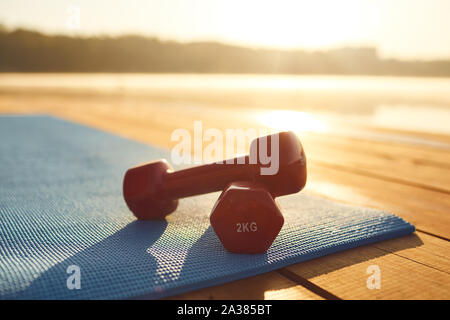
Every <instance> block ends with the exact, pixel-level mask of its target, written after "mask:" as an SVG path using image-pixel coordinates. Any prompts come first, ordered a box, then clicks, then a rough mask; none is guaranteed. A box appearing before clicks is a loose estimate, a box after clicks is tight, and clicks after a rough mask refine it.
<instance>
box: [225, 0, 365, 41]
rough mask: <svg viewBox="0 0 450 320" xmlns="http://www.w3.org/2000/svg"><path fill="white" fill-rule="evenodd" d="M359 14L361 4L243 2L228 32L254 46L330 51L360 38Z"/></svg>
mask: <svg viewBox="0 0 450 320" xmlns="http://www.w3.org/2000/svg"><path fill="white" fill-rule="evenodd" d="M360 10H362V8H361V3H360V2H358V1H350V2H349V1H343V2H341V1H323V0H318V1H303V0H295V1H259V2H254V1H243V2H242V5H241V6H240V8H239V12H235V14H234V15H233V20H232V21H226V23H227V26H228V27H229V28H231V29H229V30H227V31H229V32H231V33H232V34H233V37H234V38H235V39H236V38H237V39H240V42H245V43H247V44H250V45H255V46H270V47H279V48H321V47H323V48H327V47H333V46H339V45H345V44H349V43H351V42H352V41H353V39H356V38H358V37H359V32H360V31H361V25H362V24H363V23H364V21H361V19H360V14H359V11H360ZM227 16H228V15H227ZM224 31H225V30H224Z"/></svg>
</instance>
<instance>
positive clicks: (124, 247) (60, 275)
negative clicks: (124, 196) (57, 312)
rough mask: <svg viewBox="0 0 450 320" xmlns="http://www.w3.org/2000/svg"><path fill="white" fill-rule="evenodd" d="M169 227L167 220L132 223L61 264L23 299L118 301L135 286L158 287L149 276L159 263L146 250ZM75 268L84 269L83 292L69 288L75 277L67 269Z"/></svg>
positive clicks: (21, 296)
mask: <svg viewBox="0 0 450 320" xmlns="http://www.w3.org/2000/svg"><path fill="white" fill-rule="evenodd" d="M166 227H167V222H166V221H165V220H164V221H134V222H131V223H130V224H128V225H126V226H125V227H124V228H122V229H121V230H119V231H117V232H116V233H114V234H113V235H111V236H109V237H108V238H106V239H104V240H102V241H100V242H98V243H96V244H94V245H92V246H90V247H88V248H86V249H84V250H83V251H80V252H79V253H76V254H74V255H73V256H71V257H69V258H67V259H66V260H64V261H62V262H60V263H57V264H56V265H55V266H53V267H52V268H50V269H49V270H47V271H46V272H44V273H43V274H41V275H40V276H39V277H38V278H37V279H36V280H34V281H33V283H32V284H31V285H30V286H29V287H28V288H27V289H26V290H25V291H23V292H22V293H21V294H20V298H22V299H39V298H42V297H45V299H83V298H92V296H98V298H116V297H118V296H115V294H119V295H120V293H121V292H127V291H128V290H130V289H132V288H134V287H141V288H142V287H143V286H145V287H147V288H152V287H154V286H155V284H154V283H153V282H152V280H153V278H152V277H150V276H149V275H152V274H154V273H155V272H156V270H157V267H158V264H157V262H156V260H155V258H154V257H153V256H151V255H150V254H148V253H146V250H147V249H148V248H149V247H151V246H152V245H153V243H155V242H156V241H157V240H158V239H159V238H160V237H161V235H162V234H163V232H164V230H165V229H166ZM71 265H75V266H78V267H79V268H80V274H81V289H79V290H76V289H74V290H69V289H68V288H67V279H68V278H69V277H70V276H71V274H72V273H67V268H68V267H69V266H71ZM121 279H126V281H122V280H121ZM99 288H104V289H99ZM93 293H95V294H93Z"/></svg>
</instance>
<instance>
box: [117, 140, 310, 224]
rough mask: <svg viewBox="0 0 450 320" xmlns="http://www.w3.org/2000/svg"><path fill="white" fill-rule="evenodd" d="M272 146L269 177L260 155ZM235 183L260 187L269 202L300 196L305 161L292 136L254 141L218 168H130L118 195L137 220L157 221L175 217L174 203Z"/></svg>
mask: <svg viewBox="0 0 450 320" xmlns="http://www.w3.org/2000/svg"><path fill="white" fill-rule="evenodd" d="M272 143H278V150H277V151H278V166H277V167H278V171H277V172H276V174H272V175H271V174H264V173H263V172H264V169H268V168H269V167H270V166H272V165H273V164H272V163H266V162H265V160H264V159H263V156H261V155H260V152H259V151H260V148H262V150H263V149H265V148H264V147H266V148H267V149H266V150H269V151H270V150H276V149H273V148H272ZM262 154H263V155H264V154H266V153H265V152H262ZM270 156H271V158H272V159H274V157H273V155H270ZM275 159H276V157H275ZM229 163H233V164H229ZM234 181H249V182H255V183H259V184H261V185H264V186H265V188H266V189H267V191H268V192H269V193H270V195H271V196H273V197H277V196H282V195H287V194H291V193H296V192H298V191H300V190H301V189H302V188H303V187H304V185H305V183H306V159H305V154H304V152H303V148H302V145H301V143H300V141H299V139H298V138H297V136H296V135H295V134H294V133H292V132H280V133H276V134H273V135H269V136H266V137H260V138H257V139H255V140H253V141H252V143H251V145H250V154H249V155H247V156H245V157H242V158H235V159H233V161H226V162H225V163H223V164H218V163H212V164H207V165H202V166H198V167H192V168H188V169H183V170H179V171H175V172H174V171H173V169H172V168H171V167H170V165H169V164H168V163H167V161H165V160H159V161H154V162H150V163H146V164H143V165H140V166H137V167H134V168H131V169H129V170H128V171H127V172H126V173H125V177H124V181H123V195H124V198H125V202H126V203H127V205H128V208H129V209H130V210H131V211H132V212H133V213H134V215H135V216H136V217H137V218H138V219H144V220H148V219H162V218H164V217H165V216H166V215H168V214H169V213H171V212H173V211H175V209H176V208H177V205H178V199H180V198H184V197H189V196H194V195H198V194H204V193H209V192H215V191H220V190H223V189H224V188H225V187H226V186H227V185H228V184H229V183H231V182H234Z"/></svg>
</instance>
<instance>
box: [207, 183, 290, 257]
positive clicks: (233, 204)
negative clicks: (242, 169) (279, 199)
mask: <svg viewBox="0 0 450 320" xmlns="http://www.w3.org/2000/svg"><path fill="white" fill-rule="evenodd" d="M210 221H211V226H212V227H213V229H214V231H215V233H216V235H217V237H218V238H219V239H220V241H221V242H222V244H223V246H224V247H225V249H227V250H228V251H230V252H233V253H263V252H266V251H267V249H269V247H270V246H271V245H272V242H273V241H274V240H275V238H276V237H277V235H278V233H279V232H280V230H281V227H282V226H283V223H284V218H283V216H282V214H281V211H280V209H279V208H278V205H277V203H276V202H275V199H274V198H273V197H272V195H271V194H270V193H269V191H268V190H267V189H266V188H265V187H264V185H262V184H259V183H255V182H233V183H230V184H229V185H228V186H227V187H226V188H225V189H224V191H223V192H222V194H221V195H220V197H219V199H217V201H216V204H215V205H214V208H213V210H212V213H211V216H210Z"/></svg>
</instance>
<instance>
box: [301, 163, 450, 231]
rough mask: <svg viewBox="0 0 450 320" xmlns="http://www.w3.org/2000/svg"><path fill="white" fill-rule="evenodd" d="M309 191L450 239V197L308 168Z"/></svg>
mask: <svg viewBox="0 0 450 320" xmlns="http://www.w3.org/2000/svg"><path fill="white" fill-rule="evenodd" d="M306 190H309V191H312V192H314V193H317V194H320V195H324V196H326V197H329V198H331V199H335V200H339V201H345V202H348V203H353V204H358V205H362V206H367V207H373V208H379V209H383V210H387V211H390V212H393V213H395V214H398V215H399V216H401V217H402V218H404V219H406V220H408V221H409V222H411V223H413V224H414V225H416V227H417V228H418V229H419V230H423V231H425V232H428V233H431V234H435V235H438V236H440V237H442V238H445V239H449V238H450V215H449V213H450V197H449V196H448V195H445V194H442V193H438V192H434V191H429V190H425V189H422V188H418V187H412V186H408V185H403V184H399V183H394V182H388V181H383V180H380V179H377V178H373V177H367V176H364V175H361V174H355V173H352V172H348V171H342V170H339V169H334V168H328V167H323V166H318V165H314V164H309V165H308V182H307V185H306Z"/></svg>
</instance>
